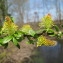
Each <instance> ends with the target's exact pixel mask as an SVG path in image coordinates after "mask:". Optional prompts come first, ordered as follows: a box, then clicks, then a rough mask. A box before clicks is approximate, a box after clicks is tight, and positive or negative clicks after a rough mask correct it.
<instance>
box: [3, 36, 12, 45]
mask: <svg viewBox="0 0 63 63" xmlns="http://www.w3.org/2000/svg"><path fill="white" fill-rule="evenodd" d="M12 38H13V37H12V36H7V37H4V39H3V44H6V43H8V42H9V41H11V39H12Z"/></svg>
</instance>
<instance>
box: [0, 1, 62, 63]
mask: <svg viewBox="0 0 63 63" xmlns="http://www.w3.org/2000/svg"><path fill="white" fill-rule="evenodd" d="M48 13H49V14H51V15H52V18H53V21H55V23H57V24H59V25H61V24H62V23H63V0H0V26H2V24H3V22H4V19H5V16H7V15H9V16H12V17H13V18H14V22H15V23H16V24H17V25H18V26H19V27H21V26H22V25H23V24H26V23H28V24H30V25H31V26H32V28H33V29H34V30H38V28H39V27H38V22H40V19H41V18H42V17H43V16H45V15H47V14H48ZM26 40H27V39H25V40H23V41H22V42H20V46H21V48H20V49H18V48H17V47H15V46H14V45H13V44H12V43H10V44H9V46H8V48H7V49H4V48H3V47H0V63H63V45H61V44H58V45H57V46H54V47H46V46H41V47H38V48H36V47H35V45H32V44H30V45H29V44H26Z"/></svg>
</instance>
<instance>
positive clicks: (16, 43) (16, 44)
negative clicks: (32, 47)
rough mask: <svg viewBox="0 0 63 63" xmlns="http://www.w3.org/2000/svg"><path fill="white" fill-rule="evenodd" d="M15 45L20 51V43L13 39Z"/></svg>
mask: <svg viewBox="0 0 63 63" xmlns="http://www.w3.org/2000/svg"><path fill="white" fill-rule="evenodd" d="M13 43H14V45H15V46H17V47H18V48H19V49H20V46H19V44H18V41H17V40H16V39H15V38H14V37H13Z"/></svg>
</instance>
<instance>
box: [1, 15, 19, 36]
mask: <svg viewBox="0 0 63 63" xmlns="http://www.w3.org/2000/svg"><path fill="white" fill-rule="evenodd" d="M17 29H18V26H17V25H16V24H15V23H14V22H12V20H11V18H10V17H9V16H6V17H5V22H4V23H3V27H2V30H1V31H2V32H4V33H5V34H8V35H9V34H14V33H15V31H17Z"/></svg>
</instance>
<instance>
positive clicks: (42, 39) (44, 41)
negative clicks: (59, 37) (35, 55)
mask: <svg viewBox="0 0 63 63" xmlns="http://www.w3.org/2000/svg"><path fill="white" fill-rule="evenodd" d="M56 44H57V42H55V41H52V40H49V39H47V38H46V37H44V36H40V37H38V41H37V47H38V46H42V45H45V46H55V45H56Z"/></svg>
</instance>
